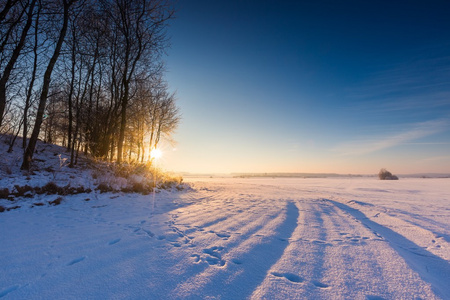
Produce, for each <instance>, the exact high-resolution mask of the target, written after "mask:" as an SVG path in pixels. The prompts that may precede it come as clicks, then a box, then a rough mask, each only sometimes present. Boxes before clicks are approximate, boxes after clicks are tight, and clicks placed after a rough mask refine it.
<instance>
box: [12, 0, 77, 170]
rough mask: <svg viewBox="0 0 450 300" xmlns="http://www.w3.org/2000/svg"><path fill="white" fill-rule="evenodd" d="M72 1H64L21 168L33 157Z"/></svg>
mask: <svg viewBox="0 0 450 300" xmlns="http://www.w3.org/2000/svg"><path fill="white" fill-rule="evenodd" d="M72 3H73V1H69V2H67V1H64V18H63V26H62V28H61V32H60V34H59V38H58V42H57V43H56V47H55V50H54V52H53V55H52V57H51V59H50V61H49V63H48V65H47V69H46V70H45V73H44V80H43V84H42V92H41V97H40V99H39V106H38V110H37V113H36V121H35V123H34V128H33V132H32V134H31V137H30V140H29V142H28V146H27V149H26V150H25V153H24V156H23V162H22V166H21V167H20V168H21V169H22V170H29V169H30V166H31V160H32V159H33V153H34V150H35V148H36V142H37V139H38V137H39V131H40V129H41V124H42V121H43V116H44V111H45V105H46V102H47V95H48V90H49V86H50V80H51V77H52V72H53V68H54V67H55V64H56V61H57V60H58V57H59V54H60V52H61V47H62V44H63V42H64V38H65V36H66V32H67V25H68V23H69V7H70V6H71V5H72Z"/></svg>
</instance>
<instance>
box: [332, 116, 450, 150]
mask: <svg viewBox="0 0 450 300" xmlns="http://www.w3.org/2000/svg"><path fill="white" fill-rule="evenodd" d="M449 127H450V122H449V121H448V120H447V119H439V120H432V121H427V122H420V123H415V124H412V125H410V126H408V128H407V129H405V130H403V131H401V132H397V133H396V134H392V135H385V136H381V137H380V136H378V137H372V138H360V139H358V140H355V141H350V142H347V143H344V144H341V145H339V146H337V147H336V148H334V149H333V150H334V151H335V152H337V153H339V154H340V155H363V154H368V153H372V152H376V151H380V150H383V149H387V148H392V147H395V146H398V145H401V144H406V143H410V142H412V141H415V140H418V139H420V138H423V137H426V136H430V135H433V134H436V133H439V132H443V131H446V130H448V129H449Z"/></svg>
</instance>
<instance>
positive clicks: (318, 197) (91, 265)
mask: <svg viewBox="0 0 450 300" xmlns="http://www.w3.org/2000/svg"><path fill="white" fill-rule="evenodd" d="M188 181H190V183H191V185H192V190H189V191H183V192H166V191H162V192H160V193H157V194H156V196H153V195H148V196H142V195H136V194H121V193H117V194H113V193H105V194H98V193H91V194H78V195H72V196H67V197H65V199H64V201H63V202H62V203H61V204H60V205H58V206H48V205H47V206H39V207H36V206H35V207H31V206H32V203H33V201H46V200H51V199H50V198H52V197H53V198H55V197H56V196H39V197H43V198H45V197H48V198H49V199H43V198H41V199H26V200H24V201H28V202H24V203H28V204H25V205H24V204H23V203H22V207H21V208H19V209H15V210H11V211H5V212H3V213H0V245H1V246H0V268H1V272H0V298H2V299H247V298H251V299H369V300H376V299H378V300H380V299H450V265H449V260H450V245H449V243H450V179H402V178H401V179H400V180H399V181H379V180H377V179H375V178H333V179H332V178H330V179H299V178H298V179H271V178H266V179H232V178H221V179H214V178H213V179H210V178H191V179H189V180H188ZM53 198H52V199H53Z"/></svg>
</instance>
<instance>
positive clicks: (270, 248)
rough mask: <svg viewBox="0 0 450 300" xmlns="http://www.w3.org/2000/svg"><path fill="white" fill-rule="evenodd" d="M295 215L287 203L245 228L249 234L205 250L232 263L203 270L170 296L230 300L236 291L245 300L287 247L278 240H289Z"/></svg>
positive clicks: (294, 224) (178, 287) (290, 205)
mask: <svg viewBox="0 0 450 300" xmlns="http://www.w3.org/2000/svg"><path fill="white" fill-rule="evenodd" d="M298 214H299V212H298V209H297V207H296V206H295V204H294V203H292V202H288V203H287V206H286V208H285V209H281V210H280V211H278V212H277V214H276V216H274V218H269V217H268V216H263V217H262V218H265V219H266V220H267V221H268V222H264V223H265V224H264V223H263V224H261V223H260V222H258V224H257V226H256V227H255V226H254V225H252V226H249V227H250V228H251V227H253V230H250V231H249V232H248V234H243V235H241V236H239V237H238V238H236V239H235V240H228V241H223V240H222V241H221V243H220V244H221V245H223V246H219V247H218V246H215V247H216V248H214V247H213V248H210V249H207V251H208V252H214V251H216V250H219V249H220V250H219V251H221V252H224V254H221V256H220V257H221V258H220V259H221V260H225V261H232V262H234V263H233V264H226V265H225V269H224V268H206V269H205V270H204V271H203V272H200V273H198V274H197V275H195V276H193V277H191V278H188V279H187V280H186V281H184V282H183V283H181V284H180V285H178V286H177V288H176V289H175V290H174V295H178V296H180V297H181V296H182V297H188V298H189V297H192V298H195V297H217V296H218V295H220V296H221V297H223V299H232V298H235V297H236V290H239V295H240V296H239V297H242V298H245V297H249V296H250V295H251V294H252V292H253V290H254V289H255V288H256V287H257V286H258V285H259V284H260V283H261V282H262V281H263V280H264V278H265V275H266V273H267V272H268V270H269V269H270V267H271V266H272V265H273V264H274V263H275V262H276V261H277V260H278V259H279V258H280V257H281V255H282V254H283V251H284V249H285V248H286V246H287V244H286V243H283V242H282V241H280V240H279V238H278V237H279V236H280V235H281V236H287V237H290V236H291V234H292V232H293V231H294V229H295V228H296V226H297V218H298ZM252 223H255V222H252ZM259 227H261V228H259ZM255 230H256V232H258V231H262V232H264V233H265V234H266V235H261V236H257V235H255V234H254V233H255ZM252 232H253V233H252ZM269 233H271V234H270V235H269ZM216 244H217V243H216ZM222 247H223V248H222ZM255 275H256V276H255ZM288 276H289V275H288ZM290 278H294V277H293V276H291V277H290ZM194 283H195V284H194Z"/></svg>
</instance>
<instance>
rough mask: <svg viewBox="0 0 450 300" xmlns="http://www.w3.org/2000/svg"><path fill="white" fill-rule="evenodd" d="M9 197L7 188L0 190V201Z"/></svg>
mask: <svg viewBox="0 0 450 300" xmlns="http://www.w3.org/2000/svg"><path fill="white" fill-rule="evenodd" d="M8 196H9V189H8V188H4V189H0V199H2V198H3V199H7V198H8Z"/></svg>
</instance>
